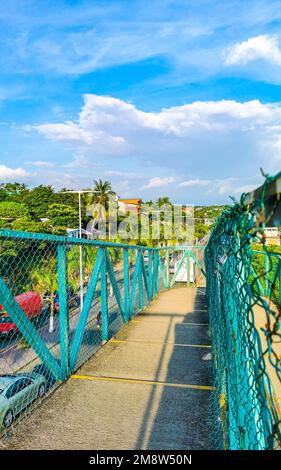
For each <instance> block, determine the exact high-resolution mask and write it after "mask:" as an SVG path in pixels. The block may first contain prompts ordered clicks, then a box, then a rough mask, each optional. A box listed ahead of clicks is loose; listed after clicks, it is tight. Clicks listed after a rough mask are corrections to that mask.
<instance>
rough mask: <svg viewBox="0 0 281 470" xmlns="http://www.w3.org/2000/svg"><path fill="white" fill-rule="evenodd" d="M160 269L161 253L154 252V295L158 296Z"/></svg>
mask: <svg viewBox="0 0 281 470" xmlns="http://www.w3.org/2000/svg"><path fill="white" fill-rule="evenodd" d="M158 269H159V251H158V250H155V251H154V259H153V295H154V294H158V291H159V285H158Z"/></svg>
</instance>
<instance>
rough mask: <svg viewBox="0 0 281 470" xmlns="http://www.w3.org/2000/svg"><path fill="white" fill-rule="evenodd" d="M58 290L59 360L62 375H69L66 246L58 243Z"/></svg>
mask: <svg viewBox="0 0 281 470" xmlns="http://www.w3.org/2000/svg"><path fill="white" fill-rule="evenodd" d="M58 291H59V303H60V304H59V305H60V308H59V324H60V362H61V371H62V377H63V378H64V379H66V378H67V377H68V375H69V368H70V363H69V355H70V351H69V316H68V299H67V293H68V275H67V247H66V245H58Z"/></svg>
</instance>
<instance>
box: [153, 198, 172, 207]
mask: <svg viewBox="0 0 281 470" xmlns="http://www.w3.org/2000/svg"><path fill="white" fill-rule="evenodd" d="M156 204H157V205H158V206H159V207H161V206H163V205H167V206H171V205H172V203H171V201H170V199H169V198H168V197H159V198H158V199H157V201H156Z"/></svg>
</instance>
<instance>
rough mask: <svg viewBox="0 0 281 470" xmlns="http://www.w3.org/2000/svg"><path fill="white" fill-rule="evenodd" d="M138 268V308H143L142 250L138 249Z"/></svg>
mask: <svg viewBox="0 0 281 470" xmlns="http://www.w3.org/2000/svg"><path fill="white" fill-rule="evenodd" d="M140 256H141V258H140V270H139V277H138V299H139V310H142V309H143V274H142V273H143V257H142V252H141V251H140Z"/></svg>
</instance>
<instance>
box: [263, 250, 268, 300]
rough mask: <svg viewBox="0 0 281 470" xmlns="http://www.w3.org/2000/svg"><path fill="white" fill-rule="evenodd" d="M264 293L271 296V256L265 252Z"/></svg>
mask: <svg viewBox="0 0 281 470" xmlns="http://www.w3.org/2000/svg"><path fill="white" fill-rule="evenodd" d="M264 270H265V273H264V293H265V296H266V297H268V296H269V289H268V287H269V286H268V270H269V257H268V255H267V254H265V259H264Z"/></svg>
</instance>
